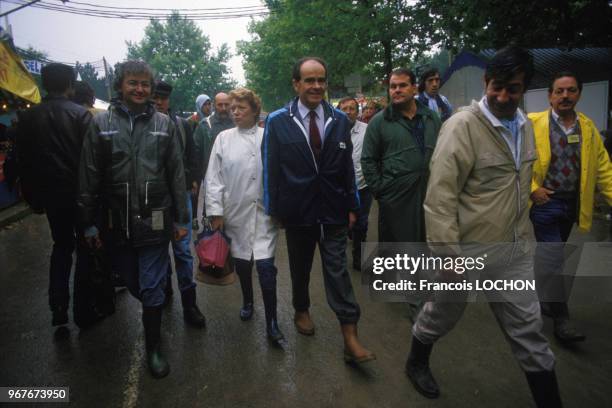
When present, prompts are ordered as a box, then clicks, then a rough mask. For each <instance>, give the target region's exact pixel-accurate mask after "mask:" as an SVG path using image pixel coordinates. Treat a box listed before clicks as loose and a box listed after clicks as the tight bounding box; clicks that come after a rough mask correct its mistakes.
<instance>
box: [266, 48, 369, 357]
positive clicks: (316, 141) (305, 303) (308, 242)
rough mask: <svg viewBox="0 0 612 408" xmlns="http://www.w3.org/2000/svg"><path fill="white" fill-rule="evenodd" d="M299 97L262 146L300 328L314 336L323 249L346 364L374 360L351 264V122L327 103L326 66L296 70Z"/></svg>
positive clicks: (276, 118)
mask: <svg viewBox="0 0 612 408" xmlns="http://www.w3.org/2000/svg"><path fill="white" fill-rule="evenodd" d="M293 88H294V90H295V92H296V93H297V94H298V96H297V97H296V98H295V99H294V100H293V101H291V102H290V103H289V104H288V105H287V106H286V107H284V108H282V109H279V110H277V111H276V112H273V113H271V114H270V115H269V116H268V119H267V122H266V127H265V131H264V140H263V143H262V159H263V167H264V206H265V208H266V213H267V214H268V215H271V216H272V217H274V218H275V219H276V220H277V221H278V222H280V223H281V224H282V225H283V226H284V227H285V228H286V237H287V249H288V252H289V267H290V269H291V281H292V288H293V307H294V309H295V318H294V321H295V325H296V328H297V331H298V332H299V333H301V334H303V335H313V334H314V331H315V328H314V324H313V322H312V319H311V317H310V313H309V308H310V297H309V293H308V284H309V282H310V270H311V267H312V261H313V257H314V251H315V247H316V245H317V244H318V245H319V251H320V253H321V263H322V264H323V265H322V266H323V278H324V282H325V292H326V295H327V301H328V303H329V305H330V306H331V308H332V309H333V310H334V312H335V313H336V316H337V318H338V320H339V322H340V326H341V329H342V335H343V337H344V358H345V361H346V362H351V363H364V362H366V361H370V360H374V359H375V358H376V357H375V356H374V354H373V353H371V352H370V351H369V350H367V349H365V348H364V347H363V346H362V345H361V343H360V342H359V340H358V338H357V321H358V320H359V315H360V310H359V305H358V304H357V302H356V301H355V294H354V292H353V285H352V283H351V278H350V275H349V274H348V270H347V266H346V237H347V231H348V228H351V227H352V226H353V225H354V223H355V221H356V219H357V216H356V212H357V211H358V209H359V199H358V196H357V191H356V186H355V172H354V170H353V161H352V156H351V155H352V150H353V149H352V144H351V133H350V132H351V123H350V122H349V120H348V118H347V117H346V115H345V114H344V113H343V112H341V111H339V110H336V109H334V108H333V107H332V106H331V105H330V104H329V103H327V102H326V101H325V100H324V97H325V91H326V89H327V66H326V64H325V62H324V61H323V60H321V59H320V58H316V57H305V58H302V59H300V60H299V61H297V62H296V63H295V65H294V68H293Z"/></svg>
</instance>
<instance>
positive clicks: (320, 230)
mask: <svg viewBox="0 0 612 408" xmlns="http://www.w3.org/2000/svg"><path fill="white" fill-rule="evenodd" d="M347 230H348V228H347V227H346V226H345V225H323V226H321V225H320V224H317V225H311V226H290V227H287V228H286V230H285V236H286V237H287V251H288V253H289V269H290V270H291V286H292V290H293V308H294V309H295V311H296V312H305V311H308V309H309V307H310V295H309V290H308V286H309V284H310V270H311V268H312V261H313V258H314V252H315V248H316V246H317V244H318V245H319V252H320V254H321V264H322V266H323V281H324V283H325V294H326V296H327V303H328V304H329V306H330V307H331V308H332V310H333V311H334V312H335V313H336V317H337V318H338V321H339V322H340V324H356V323H357V322H358V321H359V316H360V309H359V305H358V304H357V301H356V300H355V294H354V292H353V284H352V283H351V276H350V275H349V273H348V271H347V269H346V238H347Z"/></svg>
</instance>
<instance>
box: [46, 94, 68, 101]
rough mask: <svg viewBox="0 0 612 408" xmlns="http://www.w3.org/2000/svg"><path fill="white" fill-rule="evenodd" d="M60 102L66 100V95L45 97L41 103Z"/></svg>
mask: <svg viewBox="0 0 612 408" xmlns="http://www.w3.org/2000/svg"><path fill="white" fill-rule="evenodd" d="M60 100H65V101H67V100H68V97H67V96H66V95H46V96H45V97H44V98H43V101H45V102H48V101H60Z"/></svg>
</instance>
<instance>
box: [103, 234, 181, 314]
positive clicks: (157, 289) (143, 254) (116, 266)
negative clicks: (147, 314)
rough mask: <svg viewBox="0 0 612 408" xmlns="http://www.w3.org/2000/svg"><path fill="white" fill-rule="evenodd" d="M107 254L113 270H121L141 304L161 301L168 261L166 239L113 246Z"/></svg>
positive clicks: (159, 303)
mask: <svg viewBox="0 0 612 408" xmlns="http://www.w3.org/2000/svg"><path fill="white" fill-rule="evenodd" d="M110 256H111V263H112V267H113V270H116V271H119V272H120V274H121V276H122V277H123V279H124V281H125V284H126V286H127V288H128V290H129V291H130V293H131V294H132V295H133V296H134V297H135V298H137V299H139V300H140V301H141V302H142V305H143V306H144V307H156V306H161V305H162V304H163V303H164V300H165V292H164V289H165V288H166V278H167V276H168V275H167V272H168V264H169V262H170V256H169V254H168V244H167V243H165V244H159V245H151V246H146V247H139V248H133V247H131V246H129V245H124V246H116V247H113V248H111V251H110Z"/></svg>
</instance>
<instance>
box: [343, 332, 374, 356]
mask: <svg viewBox="0 0 612 408" xmlns="http://www.w3.org/2000/svg"><path fill="white" fill-rule="evenodd" d="M341 329H342V336H343V337H344V361H345V362H346V363H352V364H362V363H366V362H368V361H372V360H376V355H375V354H374V353H372V352H371V351H370V350H368V349H366V348H365V347H363V345H361V343H360V342H359V340H358V338H357V325H356V324H343V325H341Z"/></svg>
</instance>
